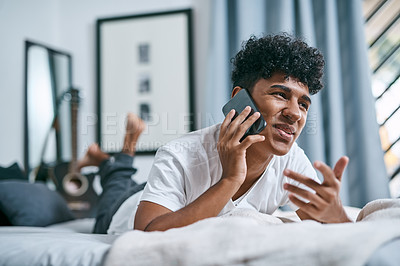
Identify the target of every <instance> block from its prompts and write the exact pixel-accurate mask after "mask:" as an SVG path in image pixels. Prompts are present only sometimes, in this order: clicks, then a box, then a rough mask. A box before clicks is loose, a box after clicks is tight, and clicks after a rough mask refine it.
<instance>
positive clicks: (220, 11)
mask: <svg viewBox="0 0 400 266" xmlns="http://www.w3.org/2000/svg"><path fill="white" fill-rule="evenodd" d="M361 1H362V0H324V1H323V0H315V1H313V0H214V1H212V2H211V5H210V6H211V10H210V11H211V14H212V15H211V17H212V23H210V24H211V25H213V26H212V28H211V29H210V34H211V36H210V43H209V51H210V53H209V58H208V68H207V69H208V74H207V77H206V79H207V91H205V93H206V94H207V96H206V98H207V99H208V100H207V102H206V103H204V106H203V108H205V109H206V110H207V112H208V113H209V114H211V116H212V117H213V121H208V122H210V123H211V122H214V121H222V119H223V116H222V113H221V107H222V106H223V104H224V103H225V102H226V101H227V100H228V99H229V97H230V89H231V82H230V70H231V66H230V59H231V58H232V57H233V56H234V55H235V53H236V52H237V51H238V50H239V49H240V47H241V42H242V41H243V40H246V39H248V38H249V37H250V35H251V34H254V35H256V36H260V35H261V34H268V33H278V32H282V31H286V32H288V33H290V34H293V35H297V36H301V37H302V38H303V39H305V40H306V41H307V43H309V44H310V45H312V46H315V47H318V48H319V49H321V50H322V52H323V53H324V56H325V60H326V68H325V77H324V83H325V88H324V89H323V90H322V91H321V92H319V93H318V94H317V95H314V96H312V98H313V99H312V101H313V104H312V107H311V109H310V111H309V115H308V120H307V125H306V127H305V128H304V130H303V133H302V135H301V137H300V138H299V140H298V143H299V145H300V146H301V147H302V148H303V149H304V150H305V152H306V154H307V155H308V157H309V158H310V160H311V161H315V160H322V161H325V162H326V163H327V164H328V165H330V166H333V165H334V164H335V163H336V161H337V160H338V159H339V158H340V157H341V156H342V155H347V156H348V157H349V158H350V163H349V166H348V168H347V170H346V172H345V176H344V177H343V183H342V189H341V197H342V201H343V203H344V204H346V205H350V206H355V207H362V206H364V205H365V204H366V203H367V202H369V201H371V200H374V199H377V198H386V197H389V185H388V178H387V175H386V169H385V165H384V161H383V152H382V149H381V146H380V140H379V134H378V125H377V122H376V118H375V109H374V101H373V97H372V93H371V85H370V69H369V67H368V61H367V46H366V41H365V37H364V29H363V23H364V22H363V17H362V2H361ZM207 124H208V123H207V121H206V122H205V124H203V125H202V126H206V125H207ZM320 178H322V177H321V176H320Z"/></svg>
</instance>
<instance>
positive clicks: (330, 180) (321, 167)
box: [314, 161, 338, 185]
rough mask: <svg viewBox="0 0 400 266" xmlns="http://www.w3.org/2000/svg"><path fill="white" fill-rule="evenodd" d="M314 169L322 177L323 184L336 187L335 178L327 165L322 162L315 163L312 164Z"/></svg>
mask: <svg viewBox="0 0 400 266" xmlns="http://www.w3.org/2000/svg"><path fill="white" fill-rule="evenodd" d="M314 167H315V169H317V170H318V171H320V172H321V174H322V175H323V176H324V182H323V183H325V184H328V185H336V184H337V181H338V180H337V178H336V176H335V174H334V172H333V170H332V168H330V167H329V166H328V165H326V164H325V163H323V162H320V161H316V162H315V163H314Z"/></svg>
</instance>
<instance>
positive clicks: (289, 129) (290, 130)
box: [273, 124, 296, 135]
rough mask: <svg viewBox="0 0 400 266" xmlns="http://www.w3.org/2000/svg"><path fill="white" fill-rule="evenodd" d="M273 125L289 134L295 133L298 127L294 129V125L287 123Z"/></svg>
mask: <svg viewBox="0 0 400 266" xmlns="http://www.w3.org/2000/svg"><path fill="white" fill-rule="evenodd" d="M273 127H274V128H276V129H279V130H281V131H283V132H285V133H286V134H288V135H294V134H295V133H296V129H294V127H292V126H289V125H287V124H275V125H273Z"/></svg>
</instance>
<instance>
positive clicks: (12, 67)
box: [0, 0, 211, 179]
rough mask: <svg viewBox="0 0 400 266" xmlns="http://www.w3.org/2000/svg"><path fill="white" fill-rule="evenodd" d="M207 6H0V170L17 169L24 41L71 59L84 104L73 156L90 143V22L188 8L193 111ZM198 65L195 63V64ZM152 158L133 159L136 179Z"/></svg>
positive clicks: (59, 1) (23, 1)
mask: <svg viewBox="0 0 400 266" xmlns="http://www.w3.org/2000/svg"><path fill="white" fill-rule="evenodd" d="M210 3H211V0H169V1H166V0H147V1H143V0H114V1H110V0H85V1H81V0H79V1H78V0H35V1H31V0H0V36H1V37H0V38H1V42H0V43H1V49H0V110H1V111H0V124H1V133H0V165H3V166H4V165H8V164H10V163H12V162H14V161H17V162H19V163H20V165H21V166H23V136H24V135H23V128H24V127H23V121H24V113H23V111H24V101H23V100H24V57H23V55H24V40H25V39H26V38H29V39H32V40H34V41H38V42H41V43H44V44H48V45H50V46H51V47H54V48H56V49H61V50H65V51H68V52H70V53H71V54H72V57H73V81H74V85H75V86H77V87H78V88H80V89H81V90H82V92H83V93H84V95H85V98H84V99H83V101H82V104H81V106H80V124H79V127H80V129H79V133H80V134H79V136H80V139H79V147H78V152H79V156H81V155H83V154H84V152H85V149H86V148H87V146H88V145H89V144H90V143H92V142H94V141H95V131H96V126H95V125H89V126H88V125H87V124H88V122H89V123H90V122H91V121H88V119H89V120H90V118H93V117H95V116H96V97H97V96H96V87H95V86H96V83H95V80H96V72H95V71H96V68H95V61H96V57H95V56H96V55H95V52H96V51H95V49H96V48H95V47H96V46H95V45H96V39H95V38H96V35H95V34H96V32H95V30H96V28H95V27H96V19H98V18H104V17H112V16H121V15H131V14H140V13H144V12H158V11H167V10H174V9H184V8H193V11H194V18H193V21H194V33H195V36H194V46H195V47H194V48H195V58H194V59H195V70H196V73H195V81H196V86H195V87H196V88H198V90H197V92H196V93H195V95H196V99H199V100H198V102H197V105H196V107H197V111H200V110H201V109H202V106H203V105H204V104H203V103H204V101H205V99H203V98H202V97H201V88H202V87H203V86H204V80H205V78H204V73H205V70H204V66H205V60H206V59H205V58H206V56H203V55H204V54H205V53H206V52H207V49H208V46H207V44H208V39H207V36H208V35H207V32H208V30H209V27H210V25H209V19H208V8H209V5H210ZM196 59H198V61H197V60H196ZM152 159H153V157H152V156H138V157H137V158H136V159H135V160H136V161H135V162H136V163H135V165H137V166H138V168H140V169H139V172H138V174H139V179H142V178H144V177H143V176H146V175H147V172H148V170H149V169H150V166H151V162H152Z"/></svg>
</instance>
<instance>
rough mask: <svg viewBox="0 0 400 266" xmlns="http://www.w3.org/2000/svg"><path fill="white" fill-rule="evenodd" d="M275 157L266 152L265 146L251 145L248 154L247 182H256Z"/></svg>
mask: <svg viewBox="0 0 400 266" xmlns="http://www.w3.org/2000/svg"><path fill="white" fill-rule="evenodd" d="M273 157H274V155H273V154H272V153H270V152H268V151H266V150H265V146H264V147H263V145H257V143H255V144H253V145H251V146H250V147H249V148H248V149H247V152H246V163H247V176H246V181H245V182H251V183H252V182H254V181H255V180H257V179H258V178H259V177H260V176H261V175H262V174H263V173H264V171H265V169H267V166H268V164H269V163H270V162H271V160H272V158H273Z"/></svg>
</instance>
